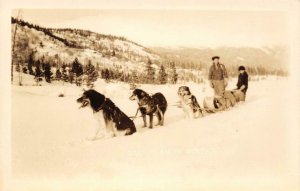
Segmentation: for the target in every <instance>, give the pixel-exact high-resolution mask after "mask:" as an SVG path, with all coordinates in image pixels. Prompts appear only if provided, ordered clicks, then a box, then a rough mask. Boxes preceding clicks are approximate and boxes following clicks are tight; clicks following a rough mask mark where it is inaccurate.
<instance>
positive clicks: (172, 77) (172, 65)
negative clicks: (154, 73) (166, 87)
mask: <svg viewBox="0 0 300 191" xmlns="http://www.w3.org/2000/svg"><path fill="white" fill-rule="evenodd" d="M170 70H171V71H170V82H171V83H172V84H176V83H177V80H178V74H177V72H176V67H175V63H174V62H171V63H170Z"/></svg>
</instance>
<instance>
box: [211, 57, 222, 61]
mask: <svg viewBox="0 0 300 191" xmlns="http://www.w3.org/2000/svg"><path fill="white" fill-rule="evenodd" d="M211 59H212V60H214V59H220V57H219V56H213V57H212V58H211Z"/></svg>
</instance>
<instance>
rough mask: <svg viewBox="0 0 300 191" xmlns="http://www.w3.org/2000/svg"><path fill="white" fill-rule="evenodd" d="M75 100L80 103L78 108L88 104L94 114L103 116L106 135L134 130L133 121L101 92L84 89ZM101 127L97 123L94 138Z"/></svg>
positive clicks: (126, 133)
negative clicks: (97, 126)
mask: <svg viewBox="0 0 300 191" xmlns="http://www.w3.org/2000/svg"><path fill="white" fill-rule="evenodd" d="M77 102H78V103H81V106H80V108H83V107H86V106H88V105H90V106H91V108H92V110H93V112H94V114H97V115H99V116H100V117H101V118H103V119H102V121H104V125H105V130H106V131H105V132H106V135H109V136H117V135H120V134H122V135H131V134H133V133H135V132H136V128H135V125H134V123H133V121H132V120H131V119H129V117H127V115H126V114H124V113H123V112H122V111H121V110H120V109H119V108H118V107H117V106H116V105H115V104H114V103H113V102H112V101H111V100H110V99H109V98H106V97H105V96H104V95H102V94H101V93H99V92H97V91H95V90H93V89H90V90H87V91H84V93H83V95H82V96H81V97H80V98H78V99H77ZM101 128H103V127H101V126H100V125H99V128H98V129H97V131H96V135H95V138H94V139H96V138H97V135H98V133H99V130H100V129H101Z"/></svg>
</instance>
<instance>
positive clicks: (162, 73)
mask: <svg viewBox="0 0 300 191" xmlns="http://www.w3.org/2000/svg"><path fill="white" fill-rule="evenodd" d="M158 75H159V76H158V80H159V83H160V84H166V83H167V80H168V75H167V73H166V70H165V67H164V66H163V65H161V66H160V70H159V73H158Z"/></svg>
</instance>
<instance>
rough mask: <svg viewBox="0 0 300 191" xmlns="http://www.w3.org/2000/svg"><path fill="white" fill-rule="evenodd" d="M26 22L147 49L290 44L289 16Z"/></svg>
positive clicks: (78, 15) (94, 16)
mask: <svg viewBox="0 0 300 191" xmlns="http://www.w3.org/2000/svg"><path fill="white" fill-rule="evenodd" d="M13 15H14V16H16V11H13ZM22 18H23V19H24V20H27V21H30V22H32V23H35V24H39V25H41V26H44V27H56V28H79V29H88V30H91V31H94V32H99V33H103V34H112V35H118V36H124V37H126V38H128V39H130V40H133V41H135V42H137V43H140V44H142V45H145V46H193V47H206V46H209V47H215V46H255V47H257V46H271V45H278V44H287V43H288V42H287V41H288V38H287V36H288V22H287V18H288V17H287V15H286V14H285V12H280V11H220V10H219V11H216V10H215V11H208V10H202V11H200V10H199V11H197V10H118V9H112V10H88V9H73V10H70V9H68V10H64V9H52V10H50V9H22Z"/></svg>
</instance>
